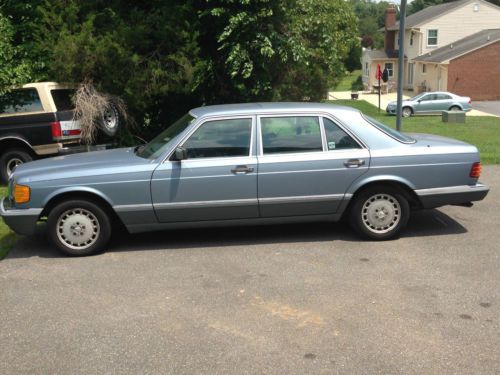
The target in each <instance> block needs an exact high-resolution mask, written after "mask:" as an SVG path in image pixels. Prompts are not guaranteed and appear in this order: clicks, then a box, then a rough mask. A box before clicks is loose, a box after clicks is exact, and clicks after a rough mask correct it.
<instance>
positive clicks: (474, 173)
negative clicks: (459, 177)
mask: <svg viewBox="0 0 500 375" xmlns="http://www.w3.org/2000/svg"><path fill="white" fill-rule="evenodd" d="M469 176H471V177H472V178H479V176H481V163H480V162H477V163H474V164H472V167H471V169H470V174H469Z"/></svg>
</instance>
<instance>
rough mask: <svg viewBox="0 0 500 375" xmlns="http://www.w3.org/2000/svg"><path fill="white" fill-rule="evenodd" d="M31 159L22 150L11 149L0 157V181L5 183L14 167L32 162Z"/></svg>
mask: <svg viewBox="0 0 500 375" xmlns="http://www.w3.org/2000/svg"><path fill="white" fill-rule="evenodd" d="M32 160H33V157H32V156H31V155H30V153H29V152H27V151H26V150H23V149H22V148H12V149H10V150H7V151H5V152H3V153H2V155H1V156H0V180H1V182H2V183H7V181H9V177H10V175H11V173H12V170H13V168H14V167H15V166H17V165H19V164H23V163H27V162H29V161H32Z"/></svg>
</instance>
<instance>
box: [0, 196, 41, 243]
mask: <svg viewBox="0 0 500 375" xmlns="http://www.w3.org/2000/svg"><path fill="white" fill-rule="evenodd" d="M41 213H42V209H41V208H26V209H15V208H11V207H10V204H9V201H8V199H6V198H2V199H1V200H0V216H1V217H2V219H3V221H5V224H7V225H8V226H9V227H10V229H12V230H13V231H14V232H16V233H17V234H24V235H31V234H34V233H35V228H36V222H37V221H38V219H39V217H40V214H41Z"/></svg>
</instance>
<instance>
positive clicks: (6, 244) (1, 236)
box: [0, 186, 16, 260]
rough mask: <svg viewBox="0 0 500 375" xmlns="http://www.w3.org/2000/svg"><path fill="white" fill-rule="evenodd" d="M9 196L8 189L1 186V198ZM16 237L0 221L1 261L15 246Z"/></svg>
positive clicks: (0, 220)
mask: <svg viewBox="0 0 500 375" xmlns="http://www.w3.org/2000/svg"><path fill="white" fill-rule="evenodd" d="M5 195H7V188H6V187H3V186H0V197H4V196H5ZM15 240H16V235H15V234H14V232H12V231H11V230H10V229H9V227H7V225H5V223H4V222H3V220H2V219H0V260H2V259H3V258H5V256H6V255H7V254H8V252H9V250H10V249H11V248H12V246H13V245H14V242H15Z"/></svg>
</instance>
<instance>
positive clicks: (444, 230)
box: [7, 209, 467, 259]
mask: <svg viewBox="0 0 500 375" xmlns="http://www.w3.org/2000/svg"><path fill="white" fill-rule="evenodd" d="M466 232H467V229H466V228H464V227H463V226H462V225H461V224H460V223H458V222H457V221H455V220H454V219H453V218H451V217H450V216H448V215H446V214H444V213H443V212H441V211H439V210H436V209H434V210H424V211H417V212H413V213H412V216H411V218H410V221H409V223H408V226H407V228H406V229H405V231H404V232H403V234H402V236H401V237H402V238H411V237H424V236H443V235H452V234H462V233H466ZM332 241H344V242H353V243H354V242H359V241H362V240H361V239H360V238H359V237H357V236H356V235H355V233H354V232H353V231H352V229H351V228H350V227H349V226H348V225H347V224H346V223H344V222H339V223H325V222H322V223H307V224H287V225H265V226H246V227H224V228H203V229H181V230H165V231H161V232H148V233H140V234H133V235H131V234H128V233H124V234H119V235H117V236H115V238H113V239H112V241H111V243H110V246H109V248H108V252H110V251H111V252H124V251H141V250H171V249H179V248H181V249H200V248H211V247H223V246H251V245H263V244H277V243H301V242H313V243H314V242H332ZM33 256H38V257H43V258H59V257H65V256H64V255H62V254H61V253H59V252H58V251H57V250H56V249H55V248H53V247H52V246H51V245H50V244H49V243H48V241H47V239H46V237H45V235H44V234H42V233H40V234H37V235H35V236H30V237H20V238H19V240H18V241H17V243H16V245H15V246H14V249H12V251H11V252H10V254H9V255H8V256H7V259H14V258H29V257H33Z"/></svg>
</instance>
